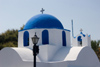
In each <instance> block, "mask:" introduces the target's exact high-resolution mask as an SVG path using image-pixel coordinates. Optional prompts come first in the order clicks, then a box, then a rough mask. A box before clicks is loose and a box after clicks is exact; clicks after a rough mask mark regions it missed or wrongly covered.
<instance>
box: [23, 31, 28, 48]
mask: <svg viewBox="0 0 100 67" xmlns="http://www.w3.org/2000/svg"><path fill="white" fill-rule="evenodd" d="M23 39H24V40H23V41H24V46H29V33H28V31H25V32H24V36H23Z"/></svg>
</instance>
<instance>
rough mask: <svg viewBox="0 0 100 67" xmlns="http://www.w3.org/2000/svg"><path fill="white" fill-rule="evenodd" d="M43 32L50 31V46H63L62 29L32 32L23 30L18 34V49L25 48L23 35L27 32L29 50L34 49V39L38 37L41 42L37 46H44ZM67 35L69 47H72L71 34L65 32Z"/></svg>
mask: <svg viewBox="0 0 100 67" xmlns="http://www.w3.org/2000/svg"><path fill="white" fill-rule="evenodd" d="M43 30H48V33H49V44H50V45H57V46H62V31H63V30H61V29H30V30H23V31H19V34H18V47H23V34H24V32H25V31H28V32H29V48H31V47H32V45H33V43H32V39H31V38H32V37H33V36H34V35H35V32H36V35H37V36H38V37H39V42H38V44H37V45H42V31H43ZM64 31H65V33H66V41H67V42H66V43H67V47H69V46H70V32H69V31H66V30H64Z"/></svg>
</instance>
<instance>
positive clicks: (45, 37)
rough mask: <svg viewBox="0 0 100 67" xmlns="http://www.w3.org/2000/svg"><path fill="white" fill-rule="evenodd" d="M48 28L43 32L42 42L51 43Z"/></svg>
mask: <svg viewBox="0 0 100 67" xmlns="http://www.w3.org/2000/svg"><path fill="white" fill-rule="evenodd" d="M48 34H49V33H48V30H44V31H43V32H42V44H49V35H48Z"/></svg>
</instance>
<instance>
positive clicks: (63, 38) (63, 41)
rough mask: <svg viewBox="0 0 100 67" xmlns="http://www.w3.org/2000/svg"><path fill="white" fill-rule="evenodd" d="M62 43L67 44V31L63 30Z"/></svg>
mask: <svg viewBox="0 0 100 67" xmlns="http://www.w3.org/2000/svg"><path fill="white" fill-rule="evenodd" d="M62 44H63V46H66V33H65V31H62Z"/></svg>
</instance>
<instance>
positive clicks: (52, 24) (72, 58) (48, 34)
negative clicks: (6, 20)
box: [0, 14, 100, 67]
mask: <svg viewBox="0 0 100 67" xmlns="http://www.w3.org/2000/svg"><path fill="white" fill-rule="evenodd" d="M35 32H36V35H37V36H38V37H39V41H38V43H37V45H38V46H39V54H38V55H37V57H36V65H37V66H36V67H100V62H99V59H98V58H97V56H96V54H95V52H94V51H93V50H92V48H91V36H90V35H87V34H86V35H85V34H83V32H82V31H81V32H80V34H79V35H77V36H76V37H72V44H71V37H70V34H71V33H70V32H71V31H70V30H67V29H64V27H63V25H62V23H61V22H60V21H59V20H58V19H57V18H56V17H54V16H52V15H49V14H38V15H36V16H33V17H32V18H31V19H29V21H28V22H27V23H26V25H25V26H24V29H23V30H19V32H18V47H17V48H16V47H15V48H14V47H12V48H10V47H7V48H4V49H2V50H1V51H0V67H33V62H34V61H33V60H34V58H33V52H32V49H33V43H32V39H31V38H32V37H33V36H34V35H35Z"/></svg>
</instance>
